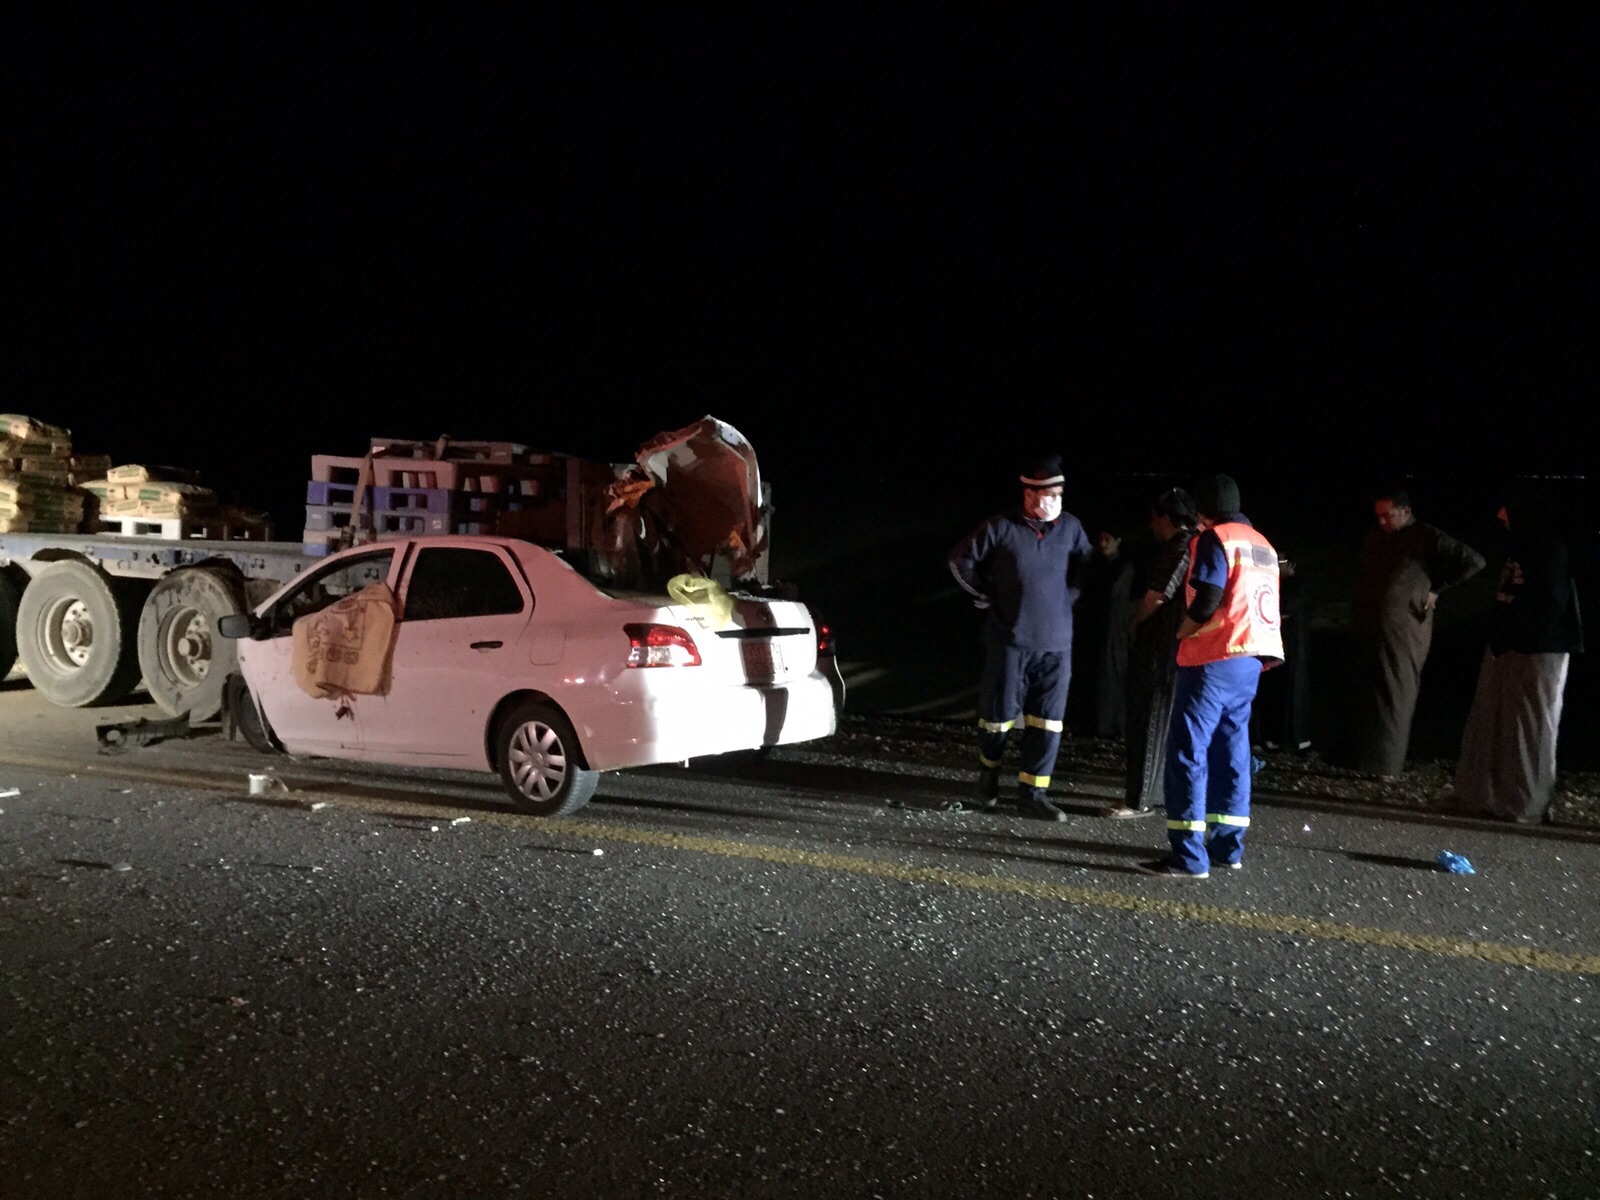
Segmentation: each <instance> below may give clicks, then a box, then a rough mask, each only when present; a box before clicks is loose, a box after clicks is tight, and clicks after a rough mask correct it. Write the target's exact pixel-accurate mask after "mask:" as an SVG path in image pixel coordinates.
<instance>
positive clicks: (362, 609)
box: [292, 583, 400, 700]
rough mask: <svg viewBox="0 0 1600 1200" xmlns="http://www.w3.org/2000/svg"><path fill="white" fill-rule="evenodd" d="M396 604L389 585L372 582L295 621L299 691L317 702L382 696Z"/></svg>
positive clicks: (385, 689)
mask: <svg viewBox="0 0 1600 1200" xmlns="http://www.w3.org/2000/svg"><path fill="white" fill-rule="evenodd" d="M399 607H400V606H399V603H398V602H397V601H396V600H395V595H394V592H392V591H391V590H390V589H389V585H388V584H384V583H371V584H368V585H367V586H366V587H364V588H362V589H361V590H360V591H359V592H353V593H351V594H350V595H348V596H346V597H345V598H344V599H342V600H339V601H336V602H335V603H333V604H331V605H329V606H328V607H327V608H324V609H322V610H321V611H319V612H314V613H309V614H307V615H306V616H303V617H301V618H300V619H299V620H298V621H296V622H295V623H294V631H293V636H294V647H293V657H292V665H293V669H294V681H295V683H297V684H298V685H299V686H300V690H301V691H303V692H305V693H306V695H308V696H314V697H316V698H317V699H319V700H321V699H328V700H336V699H339V698H341V697H344V696H351V695H356V696H382V695H385V694H386V693H387V692H388V691H389V678H390V676H389V672H390V668H391V665H392V662H393V655H394V629H395V619H396V617H397V616H398V615H399Z"/></svg>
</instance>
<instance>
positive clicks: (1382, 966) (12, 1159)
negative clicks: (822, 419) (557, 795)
mask: <svg viewBox="0 0 1600 1200" xmlns="http://www.w3.org/2000/svg"><path fill="white" fill-rule="evenodd" d="M128 715H155V714H154V712H153V710H152V709H150V708H149V707H148V706H146V707H143V708H133V709H129V710H117V711H115V712H93V711H80V712H63V711H61V710H56V709H52V708H49V706H47V705H43V704H42V703H41V702H39V701H38V700H37V698H36V697H35V696H34V694H33V693H32V692H31V691H30V690H28V689H27V688H26V686H25V685H22V684H17V683H12V684H7V685H5V686H4V687H3V688H0V791H5V790H9V789H13V788H14V789H16V793H17V794H15V795H9V796H5V797H0V810H3V811H0V964H3V971H4V988H3V992H0V996H3V1005H4V1020H5V1027H6V1029H7V1046H6V1050H5V1054H4V1056H3V1066H0V1180H3V1183H0V1194H3V1195H4V1196H5V1197H7V1200H31V1198H33V1197H74V1196H80V1197H108V1196H118V1197H120V1196H140V1197H176V1196H207V1197H209V1196H250V1197H297V1198H298V1197H307V1196H362V1197H367V1196H406V1197H434V1196H438V1197H458V1196H474V1197H476V1196H498V1195H518V1194H525V1195H540V1196H643V1195H669V1196H689V1195H693V1196H698V1197H705V1196H740V1197H750V1196H812V1195H824V1194H825V1195H831V1196H875V1195H881V1196H969V1195H977V1194H985V1195H1018V1196H1100V1197H1104V1196H1168V1195H1170V1196H1182V1197H1186V1198H1189V1197H1203V1196H1228V1197H1237V1196H1238V1195H1240V1194H1265V1195H1278V1194H1288V1195H1297V1196H1298V1195H1316V1196H1321V1195H1329V1196H1347V1195H1348V1196H1369V1195H1405V1196H1441V1197H1443V1196H1463V1195H1465V1196H1496V1197H1521V1196H1561V1197H1566V1196H1592V1195H1595V1194H1597V1193H1600V1164H1597V1163H1596V1159H1595V1154H1596V1151H1597V1150H1600V1139H1597V1137H1596V1118H1597V1113H1600V1105H1597V1086H1596V1083H1595V1080H1596V1079H1597V1078H1600V1020H1597V1016H1600V1012H1597V1010H1600V991H1597V989H1596V986H1595V983H1596V977H1597V976H1600V921H1597V919H1596V918H1597V915H1600V913H1597V902H1596V897H1595V891H1596V889H1595V879H1596V877H1597V867H1600V845H1597V844H1596V841H1595V840H1594V837H1593V835H1592V834H1588V833H1584V832H1583V831H1577V830H1572V831H1565V832H1563V831H1555V832H1552V831H1550V830H1546V829H1532V830H1525V829H1520V828H1512V827H1489V826H1484V825H1479V824H1473V823H1463V822H1450V821H1447V820H1444V819H1440V818H1433V817H1428V816H1422V815H1418V814H1409V815H1404V816H1403V815H1401V814H1391V813H1384V812H1375V811H1372V810H1370V809H1368V810H1363V809H1361V808H1360V807H1359V806H1343V807H1341V806H1339V805H1329V804H1325V803H1312V802H1309V801H1306V802H1302V801H1297V800H1296V799H1295V798H1294V797H1275V798H1274V797H1263V798H1262V799H1261V802H1260V804H1259V805H1258V808H1257V812H1256V823H1255V825H1254V827H1253V829H1252V834H1251V840H1250V844H1249V851H1248V858H1247V865H1246V869H1245V870H1243V871H1241V872H1237V873H1234V872H1225V873H1219V874H1218V875H1216V876H1213V877H1212V878H1211V879H1210V880H1207V881H1204V882H1189V881H1172V880H1159V879H1147V878H1144V877H1142V876H1139V875H1137V874H1136V873H1134V872H1133V870H1132V865H1133V864H1134V863H1137V862H1138V861H1140V860H1141V859H1143V858H1146V857H1149V856H1150V854H1151V852H1152V851H1153V850H1154V849H1156V848H1157V847H1158V846H1159V843H1160V841H1161V838H1162V830H1161V828H1160V826H1159V823H1158V822H1149V821H1140V822H1111V821H1105V820H1102V819H1098V818H1096V817H1093V816H1091V815H1089V814H1090V813H1091V812H1092V811H1093V801H1094V800H1095V799H1096V798H1097V795H1098V794H1099V793H1100V791H1102V790H1104V789H1101V788H1100V785H1099V784H1098V783H1097V782H1096V781H1095V780H1092V779H1071V778H1067V779H1061V780H1059V781H1058V783H1059V799H1060V800H1061V802H1062V803H1063V804H1064V805H1065V806H1067V807H1068V808H1069V809H1070V810H1071V811H1072V812H1073V813H1074V819H1073V820H1071V821H1069V822H1066V823H1064V824H1059V825H1045V824H1040V823H1035V822H1030V821H1027V820H1024V819H1022V818H1018V817H1008V816H1000V817H994V816H982V815H975V814H971V813H949V812H944V811H940V809H939V806H940V805H941V804H942V803H943V801H944V800H946V799H948V798H950V797H952V796H959V795H960V794H962V791H963V789H964V781H963V779H962V777H961V774H960V773H959V772H952V771H949V770H945V769H942V768H938V767H936V766H931V765H928V764H920V763H912V762H903V761H898V760H896V759H895V758H894V757H893V755H892V753H891V752H888V751H885V752H884V753H882V754H873V753H870V752H868V753H862V752H860V749H859V746H853V747H851V748H849V749H848V750H841V749H839V748H837V747H832V746H830V745H829V744H828V743H822V744H819V745H814V746H810V747H804V748H796V749H793V750H787V751H783V752H781V753H779V754H778V755H776V756H775V757H774V758H772V759H770V760H768V761H765V762H757V763H745V764H739V765H734V764H716V763H713V764H697V766H696V768H694V769H682V768H662V769H652V770H648V771H638V772H629V773H625V774H622V775H616V776H608V777H607V778H606V779H605V781H604V782H603V783H602V785H601V788H600V793H599V797H598V798H597V800H596V801H595V802H594V803H593V804H592V805H591V806H590V807H588V808H587V809H585V810H584V811H583V812H582V813H580V814H579V815H578V816H577V817H575V818H572V819H567V820H561V821H537V820H533V819H530V818H525V817H522V816H520V815H517V814H515V813H514V812H513V811H512V810H511V809H510V808H509V807H508V806H507V805H505V804H504V803H503V802H502V801H501V799H500V795H499V792H498V788H497V785H496V784H495V783H494V782H493V781H492V780H491V779H489V777H487V776H483V777H475V776H467V775H443V774H427V773H419V772H409V771H386V770H381V769H366V768H352V767H348V766H342V765H338V764H331V763H326V762H315V761H299V760H290V759H284V758H279V759H262V758H259V757H258V756H256V755H255V754H254V753H253V752H251V751H249V750H248V749H247V748H246V747H245V746H244V745H243V744H242V743H239V744H227V743H224V742H222V741H221V740H220V739H219V738H218V737H217V736H216V735H215V734H214V733H205V734H202V735H201V736H197V737H193V738H190V739H187V740H183V741H169V742H164V743H161V744H159V745H154V746H149V747H146V748H143V749H137V750H132V751H129V752H127V753H124V754H121V755H115V756H111V755H101V754H98V753H97V752H96V744H95V737H94V726H95V724H96V723H97V722H99V721H105V720H108V719H112V718H115V717H119V716H128ZM264 768H266V769H269V770H271V771H273V772H274V773H275V774H276V775H277V776H278V777H279V778H280V779H281V780H283V781H284V783H285V785H286V787H287V789H288V790H286V791H276V792H273V793H270V794H268V795H265V796H258V797H252V796H250V795H248V794H247V787H246V776H247V773H248V772H250V771H262V770H263V769H264ZM1441 849H1450V850H1454V851H1456V852H1458V853H1461V854H1464V855H1465V856H1467V857H1468V858H1469V859H1470V860H1471V861H1472V862H1473V864H1474V865H1475V866H1476V868H1477V873H1476V874H1473V875H1452V874H1448V873H1445V872H1443V871H1440V870H1437V869H1435V868H1434V866H1433V861H1432V860H1433V858H1434V856H1435V855H1436V854H1437V853H1438V852H1439V851H1440V850H1441Z"/></svg>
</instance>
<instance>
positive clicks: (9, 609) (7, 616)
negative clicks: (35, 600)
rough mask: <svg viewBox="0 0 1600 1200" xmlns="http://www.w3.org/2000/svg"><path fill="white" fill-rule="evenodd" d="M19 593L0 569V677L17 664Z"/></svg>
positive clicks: (3, 676)
mask: <svg viewBox="0 0 1600 1200" xmlns="http://www.w3.org/2000/svg"><path fill="white" fill-rule="evenodd" d="M20 598H21V593H20V592H18V590H17V585H16V584H14V583H12V582H11V578H10V576H8V575H7V574H6V573H5V572H4V571H0V679H4V678H5V677H6V676H7V675H9V674H11V668H12V667H14V666H16V665H17V601H18V600H19V599H20Z"/></svg>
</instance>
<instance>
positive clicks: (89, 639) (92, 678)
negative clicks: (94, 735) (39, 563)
mask: <svg viewBox="0 0 1600 1200" xmlns="http://www.w3.org/2000/svg"><path fill="white" fill-rule="evenodd" d="M146 590H147V588H146V585H145V584H144V583H143V582H142V581H139V580H133V579H113V578H112V577H110V576H108V575H106V574H105V572H103V571H101V570H100V569H99V568H97V567H95V566H93V565H91V564H90V563H86V562H82V561H80V560H78V559H62V560H61V561H60V562H53V563H51V564H50V565H49V566H48V567H46V568H45V569H44V570H42V571H40V572H39V573H38V574H37V575H35V576H34V577H33V582H31V583H30V584H28V586H27V587H26V588H25V589H24V590H23V593H22V600H21V601H20V602H19V603H18V605H17V653H18V654H19V655H21V657H22V665H23V666H24V667H26V668H27V669H28V679H29V680H30V681H31V682H32V683H33V686H34V688H35V690H37V691H38V692H39V693H40V694H41V695H43V696H44V698H45V699H46V700H48V701H50V703H52V704H58V705H60V706H61V707H62V708H88V707H90V706H91V705H96V704H115V703H117V702H118V701H119V700H122V699H124V698H126V696H127V695H128V693H129V692H131V691H133V689H134V688H135V687H136V686H137V685H138V683H139V655H138V653H137V651H136V649H135V647H134V640H135V638H134V635H135V632H136V631H137V630H138V627H139V609H140V606H141V605H142V604H143V603H144V598H145V592H146Z"/></svg>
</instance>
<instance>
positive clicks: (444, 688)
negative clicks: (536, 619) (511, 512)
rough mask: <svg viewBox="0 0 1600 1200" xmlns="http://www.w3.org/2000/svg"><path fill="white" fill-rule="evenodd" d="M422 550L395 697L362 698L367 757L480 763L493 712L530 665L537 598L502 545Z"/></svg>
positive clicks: (405, 607) (407, 592) (399, 630)
mask: <svg viewBox="0 0 1600 1200" xmlns="http://www.w3.org/2000/svg"><path fill="white" fill-rule="evenodd" d="M414 545H415V549H414V551H413V553H412V555H411V557H410V560H409V562H408V563H407V564H406V566H405V569H404V571H403V579H402V582H401V585H400V621H399V623H398V624H397V625H396V627H395V642H394V659H393V670H392V678H391V682H390V686H389V693H388V695H386V696H373V697H363V698H362V734H361V741H362V748H363V757H366V758H372V759H376V760H378V761H382V762H394V763H412V764H426V763H430V762H432V763H438V764H439V765H442V766H462V767H481V766H483V765H484V763H485V762H486V760H487V753H486V749H487V744H486V740H485V739H486V734H487V728H488V720H489V715H490V713H491V712H492V711H493V709H494V705H495V704H496V703H497V702H498V701H499V699H500V697H501V696H503V695H504V694H505V693H506V692H507V691H508V690H510V688H511V687H512V686H514V685H515V681H516V680H517V678H518V676H519V674H520V671H519V668H520V667H521V666H523V665H525V662H526V659H525V658H522V659H519V657H518V655H519V653H520V651H519V645H520V639H521V637H522V633H523V630H524V629H525V628H526V627H527V624H528V621H529V619H530V618H531V617H532V614H533V594H532V592H531V591H530V590H529V588H528V585H527V581H526V580H525V579H524V578H523V575H522V571H521V569H520V568H519V567H518V565H517V564H516V563H515V562H514V561H513V560H512V558H511V556H510V555H509V554H508V553H507V552H506V550H505V548H504V547H502V546H500V545H497V544H493V543H485V544H475V545H465V546H463V545H430V544H428V543H426V542H420V543H414Z"/></svg>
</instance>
